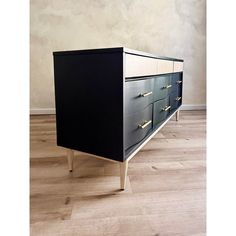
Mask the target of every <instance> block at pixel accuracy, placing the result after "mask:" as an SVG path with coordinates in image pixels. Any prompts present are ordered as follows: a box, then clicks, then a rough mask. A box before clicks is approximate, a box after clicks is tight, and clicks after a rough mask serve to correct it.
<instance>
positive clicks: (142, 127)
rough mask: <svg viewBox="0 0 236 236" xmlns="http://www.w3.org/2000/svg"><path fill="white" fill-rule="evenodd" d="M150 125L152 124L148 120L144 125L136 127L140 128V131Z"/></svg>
mask: <svg viewBox="0 0 236 236" xmlns="http://www.w3.org/2000/svg"><path fill="white" fill-rule="evenodd" d="M151 123H152V121H151V120H149V121H146V120H145V121H144V123H143V124H142V125H138V127H139V128H141V129H144V128H145V127H147V126H148V125H149V124H151Z"/></svg>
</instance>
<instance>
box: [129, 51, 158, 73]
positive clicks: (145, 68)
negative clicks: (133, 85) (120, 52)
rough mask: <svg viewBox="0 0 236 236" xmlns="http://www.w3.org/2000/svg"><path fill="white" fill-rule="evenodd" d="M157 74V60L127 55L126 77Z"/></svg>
mask: <svg viewBox="0 0 236 236" xmlns="http://www.w3.org/2000/svg"><path fill="white" fill-rule="evenodd" d="M156 74H157V59H155V58H151V57H143V56H136V55H132V54H127V53H126V54H125V77H138V76H148V75H156Z"/></svg>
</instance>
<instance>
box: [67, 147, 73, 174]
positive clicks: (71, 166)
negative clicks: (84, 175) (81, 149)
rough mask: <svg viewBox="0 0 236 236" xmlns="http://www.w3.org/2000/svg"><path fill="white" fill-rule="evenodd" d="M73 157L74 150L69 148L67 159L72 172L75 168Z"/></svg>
mask: <svg viewBox="0 0 236 236" xmlns="http://www.w3.org/2000/svg"><path fill="white" fill-rule="evenodd" d="M73 159H74V152H73V150H71V149H68V150H67V160H68V165H69V171H70V172H72V170H73Z"/></svg>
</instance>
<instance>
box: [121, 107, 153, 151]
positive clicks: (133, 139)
mask: <svg viewBox="0 0 236 236" xmlns="http://www.w3.org/2000/svg"><path fill="white" fill-rule="evenodd" d="M151 129H152V104H151V105H149V106H148V107H146V108H145V109H143V110H141V111H139V112H137V113H134V114H132V115H128V116H126V117H125V149H127V148H129V147H131V146H133V145H134V144H137V143H138V142H140V141H141V140H142V139H143V138H144V137H145V136H146V135H147V134H148V132H149V131H150V130H151Z"/></svg>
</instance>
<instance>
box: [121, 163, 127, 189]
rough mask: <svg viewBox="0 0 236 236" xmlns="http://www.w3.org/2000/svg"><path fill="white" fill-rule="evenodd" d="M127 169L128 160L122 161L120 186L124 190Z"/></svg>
mask: <svg viewBox="0 0 236 236" xmlns="http://www.w3.org/2000/svg"><path fill="white" fill-rule="evenodd" d="M127 170H128V161H124V162H121V163H120V188H121V189H122V190H125V186H126V177H127Z"/></svg>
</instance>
